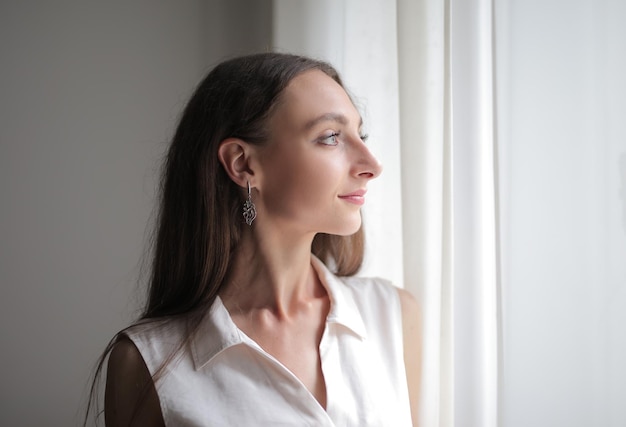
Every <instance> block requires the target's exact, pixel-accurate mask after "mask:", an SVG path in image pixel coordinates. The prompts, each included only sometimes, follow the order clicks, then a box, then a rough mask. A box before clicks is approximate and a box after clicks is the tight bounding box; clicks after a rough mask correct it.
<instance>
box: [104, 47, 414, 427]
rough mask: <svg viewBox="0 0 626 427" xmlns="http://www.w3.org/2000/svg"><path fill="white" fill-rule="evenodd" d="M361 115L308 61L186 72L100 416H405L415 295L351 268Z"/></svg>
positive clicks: (332, 419) (362, 154) (395, 419)
mask: <svg viewBox="0 0 626 427" xmlns="http://www.w3.org/2000/svg"><path fill="white" fill-rule="evenodd" d="M361 125H362V122H361V117H360V115H359V113H358V112H357V110H356V109H355V107H354V105H353V103H352V101H351V99H350V97H349V96H348V95H347V93H346V91H345V90H344V88H343V86H342V82H341V80H340V78H339V76H338V75H337V72H336V71H335V70H334V69H333V68H332V67H331V66H330V65H328V64H326V63H324V62H319V61H315V60H312V59H309V58H304V57H299V56H294V55H286V54H276V53H265V54H257V55H251V56H247V57H240V58H235V59H232V60H229V61H226V62H224V63H222V64H220V65H218V66H217V67H216V68H215V69H214V70H213V71H211V73H210V74H209V75H208V76H207V77H206V78H205V80H204V81H203V82H202V83H201V84H200V85H199V86H198V88H197V90H196V92H195V94H194V95H193V96H192V98H191V100H190V101H189V104H188V105H187V107H186V109H185V111H184V113H183V115H182V117H181V120H180V123H179V125H178V128H177V131H176V133H175V136H174V139H173V141H172V144H171V147H170V149H169V152H168V155H167V160H166V164H165V169H164V176H163V181H162V189H161V190H162V194H161V208H160V214H159V219H158V228H157V234H156V245H155V250H154V259H153V268H152V274H151V280H150V290H149V298H148V302H147V305H146V308H145V310H144V313H143V315H142V320H140V321H139V322H138V323H137V324H136V325H134V326H132V327H130V328H128V329H126V330H124V331H122V332H121V333H120V334H118V336H117V337H116V339H115V340H114V342H113V344H112V345H110V346H109V349H108V350H109V351H110V356H109V361H108V369H107V380H106V391H105V420H106V424H107V425H110V426H128V425H137V426H152V425H171V426H183V425H184V426H209V425H216V426H249V425H260V426H266V425H267V426H269V425H272V426H275V425H310V426H334V425H342V426H343V425H345V426H348V425H350V426H366V425H368V426H369V425H372V426H374V425H375V426H378V425H380V426H382V425H389V426H391V425H393V426H401V425H411V423H413V425H416V419H417V409H416V408H417V397H418V396H417V395H418V384H417V383H418V363H419V351H418V346H417V342H418V335H417V334H418V316H417V304H416V302H415V300H414V299H413V298H411V297H410V296H409V294H408V293H406V292H405V291H402V290H400V289H397V288H395V287H393V286H391V285H390V284H389V283H387V282H386V281H383V280H380V279H363V278H356V277H352V276H353V275H354V274H355V273H356V271H357V270H358V269H359V267H360V265H361V262H362V259H363V231H362V228H361V213H360V208H361V206H362V205H363V203H364V201H365V192H366V187H367V184H368V182H369V181H370V180H371V179H373V178H375V177H377V176H378V175H379V174H380V172H381V166H380V165H379V163H378V162H377V160H376V159H375V158H374V157H373V156H372V154H371V153H370V152H369V150H368V149H367V147H366V145H365V144H364V140H365V138H366V136H365V135H363V134H362V133H361ZM411 420H412V421H411Z"/></svg>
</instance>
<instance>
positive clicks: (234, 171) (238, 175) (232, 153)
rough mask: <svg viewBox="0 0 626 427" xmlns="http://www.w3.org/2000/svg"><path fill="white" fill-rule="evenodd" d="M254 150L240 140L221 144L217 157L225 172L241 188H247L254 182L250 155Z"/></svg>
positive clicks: (234, 139)
mask: <svg viewBox="0 0 626 427" xmlns="http://www.w3.org/2000/svg"><path fill="white" fill-rule="evenodd" d="M252 151H253V149H252V147H251V146H250V144H248V143H247V142H245V141H243V140H241V139H238V138H228V139H225V140H224V141H222V142H221V143H220V146H219V147H218V149H217V156H218V158H219V160H220V163H222V166H224V170H226V173H227V174H228V176H229V177H230V179H232V180H233V182H235V184H237V185H239V186H240V187H246V186H247V183H248V181H252V178H253V177H254V171H253V169H252V168H251V166H250V155H251V153H252Z"/></svg>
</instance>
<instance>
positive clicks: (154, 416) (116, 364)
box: [104, 337, 164, 426]
mask: <svg viewBox="0 0 626 427" xmlns="http://www.w3.org/2000/svg"><path fill="white" fill-rule="evenodd" d="M104 413H105V414H104V416H105V421H106V425H107V426H122V425H123V426H163V425H164V423H163V416H162V414H161V406H160V404H159V398H158V395H157V393H156V389H155V387H154V382H153V381H152V376H151V375H150V372H149V370H148V368H147V366H146V364H145V362H144V360H143V357H142V356H141V353H140V352H139V350H138V349H137V347H136V346H135V344H133V342H132V341H131V340H130V339H129V338H127V337H122V338H120V340H119V341H118V342H117V343H115V345H114V347H113V349H112V350H111V354H110V356H109V361H108V366H107V380H106V391H105V397H104Z"/></svg>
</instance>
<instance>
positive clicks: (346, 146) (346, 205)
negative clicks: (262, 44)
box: [255, 70, 381, 235]
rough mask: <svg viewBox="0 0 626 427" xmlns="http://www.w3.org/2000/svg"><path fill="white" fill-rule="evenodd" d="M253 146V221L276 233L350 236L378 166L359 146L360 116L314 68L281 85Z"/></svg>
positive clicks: (341, 92)
mask: <svg viewBox="0 0 626 427" xmlns="http://www.w3.org/2000/svg"><path fill="white" fill-rule="evenodd" d="M268 125H269V135H270V138H269V141H268V142H267V144H265V145H263V146H262V148H260V149H259V152H258V154H259V156H258V161H259V166H260V167H259V172H260V173H259V174H258V177H257V178H258V179H256V180H255V184H256V185H255V187H256V190H257V191H255V203H256V204H257V210H258V211H259V218H258V220H259V219H261V218H262V217H263V216H265V218H264V220H265V221H271V222H274V223H275V225H277V226H279V227H281V230H283V231H287V230H297V231H299V232H303V233H318V232H323V233H328V234H337V235H350V234H353V233H355V232H356V231H357V230H358V229H359V227H360V225H361V215H360V208H361V206H362V205H363V203H364V202H365V196H364V195H365V191H366V187H367V183H368V182H369V180H370V179H372V178H375V177H377V176H378V175H379V174H380V172H381V166H380V164H379V163H378V161H377V160H376V159H375V158H374V157H373V156H372V154H371V153H370V151H369V150H368V148H367V146H366V145H365V143H364V141H363V138H362V137H363V134H362V133H361V132H362V129H361V125H362V123H361V116H360V115H359V113H358V111H357V110H356V108H355V107H354V105H353V104H352V101H351V100H350V98H349V97H348V95H347V94H346V92H345V91H344V90H343V88H342V87H341V86H340V85H339V84H338V83H337V82H335V81H334V80H333V79H332V78H330V77H329V76H327V75H326V74H325V73H323V72H321V71H319V70H311V71H307V72H304V73H302V74H300V75H298V76H297V77H296V78H294V79H293V80H292V81H291V82H290V83H289V85H288V86H287V87H286V88H285V92H284V93H283V96H282V99H281V102H280V103H279V104H278V105H277V108H276V110H275V112H274V114H273V115H272V116H271V118H270V120H269V123H268Z"/></svg>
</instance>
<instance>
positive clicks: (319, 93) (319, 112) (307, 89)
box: [274, 70, 361, 128]
mask: <svg viewBox="0 0 626 427" xmlns="http://www.w3.org/2000/svg"><path fill="white" fill-rule="evenodd" d="M333 116H336V117H339V116H342V117H343V118H344V119H345V120H346V121H347V122H349V123H352V122H355V124H356V125H357V126H359V125H360V122H361V116H360V115H359V113H358V111H357V110H356V108H355V107H354V104H353V103H352V100H351V99H350V97H349V96H348V94H347V93H346V91H345V90H344V89H343V87H341V85H339V83H337V82H336V81H335V80H333V79H332V78H331V77H330V76H328V75H327V74H326V73H324V72H322V71H320V70H310V71H305V72H304V73H302V74H300V75H298V76H296V77H295V78H294V79H293V80H291V82H289V84H288V85H287V87H286V88H285V91H284V93H283V94H282V100H281V102H280V105H279V106H278V108H277V109H276V112H275V114H274V119H275V120H276V121H280V122H281V126H285V125H287V124H288V125H289V126H293V127H296V126H297V127H299V128H310V127H312V126H313V125H315V121H316V119H317V118H324V117H326V118H328V117H333Z"/></svg>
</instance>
